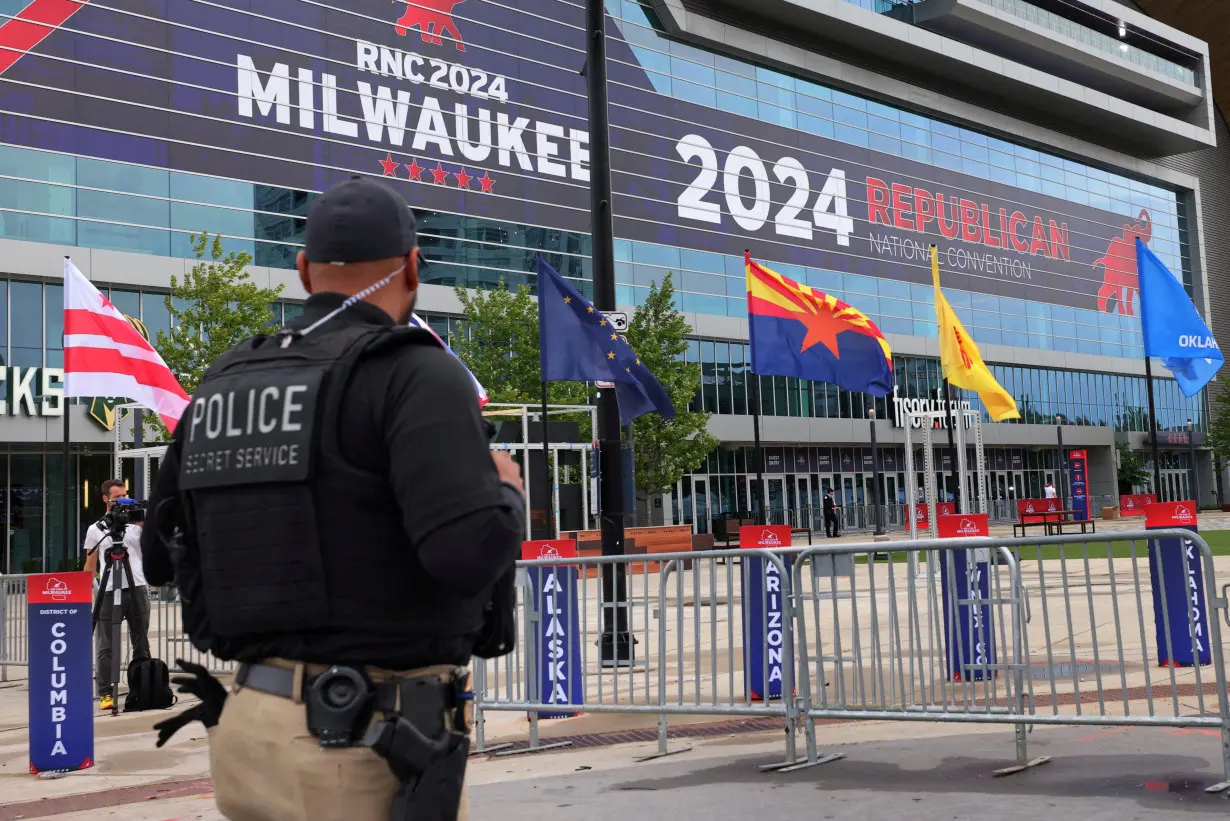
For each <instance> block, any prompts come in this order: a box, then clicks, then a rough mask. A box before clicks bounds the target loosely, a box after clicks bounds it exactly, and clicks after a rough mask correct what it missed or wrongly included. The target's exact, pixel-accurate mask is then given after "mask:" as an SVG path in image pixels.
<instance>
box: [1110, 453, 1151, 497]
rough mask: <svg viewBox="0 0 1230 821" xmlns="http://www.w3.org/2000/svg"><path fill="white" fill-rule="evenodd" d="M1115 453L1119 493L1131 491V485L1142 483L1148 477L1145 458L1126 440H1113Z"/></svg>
mask: <svg viewBox="0 0 1230 821" xmlns="http://www.w3.org/2000/svg"><path fill="white" fill-rule="evenodd" d="M1115 454H1116V456H1117V457H1118V459H1119V492H1120V493H1124V494H1126V493H1131V492H1132V486H1133V485H1142V484H1144V483H1145V481H1146V480H1148V479H1149V471H1148V470H1147V469H1146V468H1145V460H1144V459H1142V458H1141V457H1140V455H1139V454H1138V453H1136V451H1134V450H1132V449H1131V447H1129V446H1128V443H1127V442H1115Z"/></svg>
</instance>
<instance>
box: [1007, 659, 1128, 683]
mask: <svg viewBox="0 0 1230 821" xmlns="http://www.w3.org/2000/svg"><path fill="white" fill-rule="evenodd" d="M1072 667H1073V665H1071V664H1069V663H1068V662H1064V663H1062V664H1056V665H1054V666H1051V665H1049V664H1031V665H1030V673H1029V675H1030V677H1031V678H1036V679H1051V678H1054V679H1058V680H1063V679H1065V678H1072V675H1073V672H1072ZM1122 669H1123V666H1122V665H1120V664H1094V663H1092V662H1086V661H1078V662H1077V663H1076V676H1077V677H1078V678H1079V677H1080V676H1092V675H1095V674H1097V673H1118V672H1120V671H1121V670H1122Z"/></svg>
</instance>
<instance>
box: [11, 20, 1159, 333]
mask: <svg viewBox="0 0 1230 821" xmlns="http://www.w3.org/2000/svg"><path fill="white" fill-rule="evenodd" d="M31 5H32V6H35V7H45V8H44V9H43V10H44V11H47V12H48V14H46V15H41V16H40V17H39V18H38V19H43V20H46V19H51V18H52V17H54V21H55V23H57V24H58V25H56V26H54V27H53V28H51V29H49V32H50V33H48V34H47V35H46V36H45V37H44V38H42V39H41V41H39V42H36V43H35V44H34V45H33V46H31V45H30V41H31V37H30V36H29V35H30V24H27V23H22V22H21V21H19V20H9V21H8V22H7V23H5V25H3V27H0V44H3V45H4V46H5V47H6V49H10V50H6V51H3V52H0V55H2V56H0V70H2V72H3V73H0V80H4V81H5V82H4V85H3V95H2V96H0V140H2V141H4V142H8V143H16V144H21V145H29V146H34V147H41V148H48V147H50V148H54V149H55V150H60V151H71V152H75V153H80V154H85V155H89V156H96V157H101V158H105V159H113V160H124V161H132V162H138V163H143V164H148V165H153V166H157V167H166V168H173V169H178V170H184V171H192V172H198V173H205V174H215V175H219V176H225V177H232V178H236V179H241V180H250V181H254V182H259V183H263V184H269V185H277V186H285V187H289V188H297V189H308V190H321V189H323V188H325V187H326V186H328V185H329V184H330V183H333V182H336V181H338V180H341V179H344V178H345V177H347V176H348V175H350V174H352V173H354V172H356V171H357V172H362V173H371V174H376V175H380V176H382V177H384V178H386V179H388V180H389V181H393V180H396V181H397V183H396V184H397V185H399V186H401V187H402V188H403V190H404V193H405V194H406V195H407V197H408V198H409V200H410V201H411V202H412V203H413V204H415V205H416V206H420V207H422V208H426V209H432V210H437V211H444V212H451V213H463V214H468V215H472V216H479V217H489V218H493V219H500V220H509V221H513V222H518V223H526V224H530V225H541V226H549V227H554V228H561V229H566V230H572V231H586V230H588V226H589V195H588V190H587V188H586V186H587V185H588V176H589V170H588V161H589V156H588V146H589V139H588V134H587V131H586V119H585V114H586V100H585V79H584V77H583V76H581V74H580V69H581V67H582V63H583V61H584V39H583V27H584V9H583V8H582V7H581V5H579V4H575V3H561V2H558V0H524V2H519V3H518V4H516V7H513V5H512V4H503V3H485V2H479V0H418V2H413V3H407V2H405V0H395V1H394V2H389V0H352V1H351V2H348V3H345V4H342V3H340V2H336V0H334V2H333V5H330V4H328V3H325V2H306V1H305V0H263V2H261V3H260V4H259V5H254V4H252V3H250V2H248V0H216V1H212V2H209V3H204V2H194V0H166V2H159V3H149V2H144V0H89V2H85V1H84V0H82V2H79V3H59V2H53V0H33V2H32V4H31ZM333 6H337V7H336V8H335V7H333ZM50 7H55V8H54V9H51V8H50ZM52 10H58V11H57V12H56V14H55V15H51V14H50V11H52ZM619 25H621V26H624V30H625V31H626V32H628V33H629V35H630V36H634V37H635V39H637V40H639V41H644V42H646V43H647V44H649V46H650V47H651V48H656V49H657V50H661V49H663V48H665V47H666V46H665V42H666V41H664V40H658V39H656V38H655V37H654V35H653V34H651V33H650V32H648V31H646V30H644V29H641V28H636V27H634V26H632V25H631V24H622V23H621V24H619ZM23 27H24V28H23ZM608 30H609V31H610V32H611V34H612V42H611V44H610V47H609V56H610V73H611V80H612V85H611V89H610V98H611V107H610V114H611V121H612V126H613V130H612V144H613V147H614V157H613V167H614V176H613V184H614V187H615V193H616V202H615V208H614V211H615V215H616V223H617V224H616V231H617V234H618V235H619V236H621V237H625V238H629V239H637V240H644V241H650V242H661V243H666V244H674V245H680V246H683V247H689V248H697V249H703V250H711V251H718V252H722V253H726V254H741V253H742V251H743V249H744V248H747V247H749V246H751V247H755V248H757V249H758V251H757V256H758V258H761V259H765V260H769V261H774V262H782V263H796V264H807V265H812V266H817V267H824V268H829V269H832V270H836V271H846V272H851V273H858V274H866V275H871V276H882V277H891V278H894V279H906V280H912V281H915V282H920V283H925V282H929V264H928V262H927V259H926V251H927V246H928V245H929V244H930V243H932V242H934V243H936V244H937V245H938V247H939V254H940V262H941V265H942V266H943V267H944V268H945V269H946V273H945V284H946V285H948V286H949V287H951V288H959V289H967V290H973V291H981V292H987V293H996V294H1004V295H1008V296H1013V297H1021V298H1027V299H1035V300H1043V301H1052V302H1058V303H1063V304H1068V305H1073V306H1077V307H1083V308H1099V309H1101V310H1110V311H1113V310H1123V309H1124V308H1125V306H1126V307H1127V309H1128V310H1130V304H1131V301H1132V299H1133V294H1134V290H1135V261H1134V254H1133V253H1132V251H1131V243H1132V241H1133V239H1134V238H1135V237H1136V236H1140V237H1141V238H1142V239H1144V240H1145V241H1148V240H1149V238H1150V237H1151V235H1152V223H1151V219H1150V217H1149V215H1148V214H1147V213H1144V212H1142V213H1141V215H1140V217H1139V219H1138V221H1136V222H1129V221H1125V219H1124V218H1123V217H1122V216H1120V215H1117V214H1114V213H1111V212H1108V211H1102V210H1099V209H1096V208H1091V207H1087V206H1083V205H1079V204H1076V203H1073V202H1069V201H1066V200H1060V199H1055V198H1052V197H1048V196H1045V195H1042V194H1039V193H1036V192H1032V191H1027V190H1024V189H1020V188H1015V187H1011V186H1006V185H1003V184H1000V183H997V182H993V181H990V180H986V179H983V178H980V177H973V176H968V175H965V174H961V173H957V172H953V171H949V170H946V169H942V168H938V167H935V166H932V165H926V164H922V163H918V162H914V161H912V160H908V159H904V158H902V157H898V156H894V155H890V154H884V153H880V152H876V151H872V150H869V149H866V148H862V147H859V146H856V145H852V144H850V143H846V142H840V141H837V140H834V139H827V138H825V137H821V136H817V135H815V134H810V133H805V132H801V131H795V130H793V129H790V128H786V127H783V126H778V125H773V124H770V123H768V122H763V121H760V120H757V119H753V118H749V117H745V116H741V115H739V114H735V113H733V112H731V111H728V110H719V109H717V108H711V107H707V106H702V105H697V104H693V103H689V102H684V101H681V100H676V99H673V98H668V97H664V96H662V95H659V94H657V93H655V92H654V90H653V85H652V82H651V79H650V75H649V74H648V73H647V71H646V69H645V68H644V67H642V64H641V62H640V60H639V59H638V56H637V54H636V53H634V52H633V50H632V48H631V47H630V46H629V44H628V43H627V42H626V41H625V40H624V39H623V37H622V36H621V35H620V28H618V27H617V25H616V24H615V23H614V22H613V21H612V22H610V23H609V25H608ZM633 32H635V35H632V33H633ZM34 39H37V38H34ZM644 53H645V54H646V55H647V56H646V59H647V60H648V59H652V58H654V57H657V56H659V55H656V54H649V53H648V52H644ZM660 70H664V69H660ZM814 103H815V104H816V105H818V106H822V107H823V106H827V105H828V104H827V103H826V102H824V101H814ZM830 116H831V114H825V113H824V112H823V111H818V112H817V113H816V116H815V118H814V119H816V121H817V122H820V123H824V122H827V120H826V119H825V118H826V117H830ZM1125 223H1126V224H1125Z"/></svg>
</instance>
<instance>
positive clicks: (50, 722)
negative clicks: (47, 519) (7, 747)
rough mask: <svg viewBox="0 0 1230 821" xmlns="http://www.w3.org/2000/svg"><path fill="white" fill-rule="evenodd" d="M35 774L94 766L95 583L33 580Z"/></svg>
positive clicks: (62, 576) (82, 578) (67, 578)
mask: <svg viewBox="0 0 1230 821" xmlns="http://www.w3.org/2000/svg"><path fill="white" fill-rule="evenodd" d="M28 579H29V581H28V584H29V587H28V591H29V595H28V615H29V625H30V627H29V629H30V633H29V642H30V644H29V648H30V655H29V659H30V772H32V773H42V772H48V771H64V770H84V769H85V768H86V767H93V766H94V676H93V667H94V665H93V657H94V637H93V632H94V631H93V629H92V626H93V623H92V619H91V607H92V604H93V602H92V599H93V592H94V588H93V579H92V577H91V575H90V574H89V573H41V574H34V575H31V576H29V577H28Z"/></svg>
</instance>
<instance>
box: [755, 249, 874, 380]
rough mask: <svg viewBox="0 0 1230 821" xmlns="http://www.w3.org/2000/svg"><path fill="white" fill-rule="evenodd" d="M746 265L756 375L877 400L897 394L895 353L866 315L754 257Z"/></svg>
mask: <svg viewBox="0 0 1230 821" xmlns="http://www.w3.org/2000/svg"><path fill="white" fill-rule="evenodd" d="M743 261H744V265H745V266H746V268H747V318H748V325H749V333H750V336H751V343H752V371H754V372H755V373H758V374H766V375H768V374H774V375H777V376H797V377H799V378H800V379H812V380H815V381H817V382H831V383H832V384H834V385H838V386H840V387H843V388H845V389H846V390H848V391H854V392H856V393H870V394H873V395H874V396H884V395H885V394H887V393H888V392H889V391H891V390H892V389H893V355H892V351H890V350H889V348H888V342H886V341H885V339H884V334H882V333H880V329H879V328H877V327H876V326H875V323H874V322H872V321H871V320H870V319H868V318H867V315H866V314H864V313H863V312H862V311H860V310H858V309H857V308H852V307H850V306H849V305H847V304H846V303H844V302H842V301H841V300H840V299H836V298H835V297H832V296H829V295H828V294H826V293H823V292H821V291H817V290H815V289H813V288H810V287H808V286H806V285H800V284H799V283H797V282H795V281H794V280H792V279H788V278H787V277H784V276H782V275H781V274H779V273H777V272H775V271H770V270H769V269H768V268H765V267H763V266H761V265H758V264H756V263H755V262H752V256H751V254H750V253H749V252H744V255H743Z"/></svg>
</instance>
